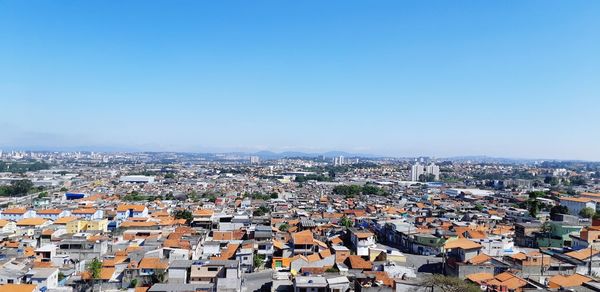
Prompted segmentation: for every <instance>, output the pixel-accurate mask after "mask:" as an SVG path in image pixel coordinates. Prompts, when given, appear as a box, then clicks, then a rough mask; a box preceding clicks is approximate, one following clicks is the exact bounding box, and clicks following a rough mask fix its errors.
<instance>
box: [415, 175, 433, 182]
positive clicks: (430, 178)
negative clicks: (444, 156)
mask: <svg viewBox="0 0 600 292" xmlns="http://www.w3.org/2000/svg"><path fill="white" fill-rule="evenodd" d="M419 181H420V182H430V181H435V175H434V174H431V173H428V174H421V175H419Z"/></svg>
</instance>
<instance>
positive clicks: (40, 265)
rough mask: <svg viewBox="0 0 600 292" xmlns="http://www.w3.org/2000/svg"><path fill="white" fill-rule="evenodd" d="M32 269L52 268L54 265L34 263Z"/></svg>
mask: <svg viewBox="0 0 600 292" xmlns="http://www.w3.org/2000/svg"><path fill="white" fill-rule="evenodd" d="M33 267H34V268H54V265H52V262H40V261H34V262H33Z"/></svg>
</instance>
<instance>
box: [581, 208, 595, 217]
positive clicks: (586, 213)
mask: <svg viewBox="0 0 600 292" xmlns="http://www.w3.org/2000/svg"><path fill="white" fill-rule="evenodd" d="M595 214H596V210H594V209H592V208H590V207H585V208H583V209H581V211H579V216H581V217H583V218H588V219H589V218H592V217H593V216H594V215H595Z"/></svg>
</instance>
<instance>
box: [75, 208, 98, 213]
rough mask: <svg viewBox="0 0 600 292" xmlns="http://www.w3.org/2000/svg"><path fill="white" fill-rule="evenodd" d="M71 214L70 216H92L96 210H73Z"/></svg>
mask: <svg viewBox="0 0 600 292" xmlns="http://www.w3.org/2000/svg"><path fill="white" fill-rule="evenodd" d="M71 213H72V214H94V213H96V209H94V208H82V209H77V210H73V211H72V212H71Z"/></svg>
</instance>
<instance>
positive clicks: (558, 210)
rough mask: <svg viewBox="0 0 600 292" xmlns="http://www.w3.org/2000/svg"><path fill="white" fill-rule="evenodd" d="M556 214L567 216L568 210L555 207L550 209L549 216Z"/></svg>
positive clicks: (564, 207)
mask: <svg viewBox="0 0 600 292" xmlns="http://www.w3.org/2000/svg"><path fill="white" fill-rule="evenodd" d="M556 214H569V208H567V206H562V205H556V206H554V207H552V208H550V216H551V217H552V216H554V215H556Z"/></svg>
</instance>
